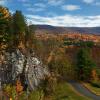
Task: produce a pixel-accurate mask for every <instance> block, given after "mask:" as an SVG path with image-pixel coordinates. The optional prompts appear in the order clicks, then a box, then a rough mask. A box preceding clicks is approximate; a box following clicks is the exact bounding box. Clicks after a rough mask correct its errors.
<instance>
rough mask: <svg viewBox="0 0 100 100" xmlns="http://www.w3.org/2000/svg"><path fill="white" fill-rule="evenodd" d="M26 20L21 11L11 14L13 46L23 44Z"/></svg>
mask: <svg viewBox="0 0 100 100" xmlns="http://www.w3.org/2000/svg"><path fill="white" fill-rule="evenodd" d="M26 28H27V25H26V20H25V17H24V15H23V14H22V12H21V11H16V12H15V13H14V14H13V30H14V31H13V33H14V41H15V44H17V45H18V44H19V42H23V43H24V42H25V33H26Z"/></svg>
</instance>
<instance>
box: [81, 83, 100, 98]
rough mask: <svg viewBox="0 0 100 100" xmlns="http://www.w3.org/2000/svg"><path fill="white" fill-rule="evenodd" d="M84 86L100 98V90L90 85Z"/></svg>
mask: <svg viewBox="0 0 100 100" xmlns="http://www.w3.org/2000/svg"><path fill="white" fill-rule="evenodd" d="M83 85H84V86H85V87H86V88H88V89H89V90H90V91H91V92H93V93H94V94H96V95H99V96H100V88H98V87H94V86H92V85H91V84H90V83H83Z"/></svg>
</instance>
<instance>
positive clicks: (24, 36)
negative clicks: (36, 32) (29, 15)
mask: <svg viewBox="0 0 100 100" xmlns="http://www.w3.org/2000/svg"><path fill="white" fill-rule="evenodd" d="M32 32H33V31H32ZM32 37H33V34H32V33H31V30H30V29H29V27H28V25H27V21H26V18H25V16H24V15H23V14H22V12H21V11H18V10H17V11H16V12H15V13H13V14H11V13H10V11H9V9H7V8H5V7H2V6H0V43H1V44H2V45H6V46H7V47H10V46H11V47H18V46H19V45H20V44H24V45H25V46H29V45H31V44H32V43H31V42H32V41H33V39H32ZM27 42H28V43H27Z"/></svg>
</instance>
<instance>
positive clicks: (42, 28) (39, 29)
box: [35, 25, 100, 35]
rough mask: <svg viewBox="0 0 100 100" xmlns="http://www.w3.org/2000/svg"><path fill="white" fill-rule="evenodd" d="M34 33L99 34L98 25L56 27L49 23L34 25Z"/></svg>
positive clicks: (99, 28)
mask: <svg viewBox="0 0 100 100" xmlns="http://www.w3.org/2000/svg"><path fill="white" fill-rule="evenodd" d="M35 27H36V33H57V34H59V33H62V34H64V33H83V34H96V35H100V27H56V26H50V25H35Z"/></svg>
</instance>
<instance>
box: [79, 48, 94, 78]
mask: <svg viewBox="0 0 100 100" xmlns="http://www.w3.org/2000/svg"><path fill="white" fill-rule="evenodd" d="M93 67H95V63H94V62H93V60H92V59H91V57H90V51H89V50H88V49H86V48H81V49H80V50H79V52H78V54H77V74H78V78H79V79H81V80H89V79H90V77H91V71H92V69H93Z"/></svg>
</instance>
